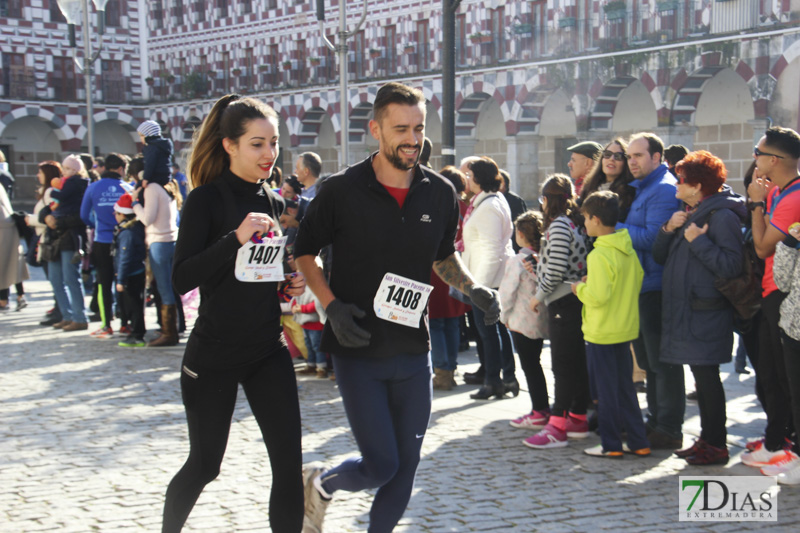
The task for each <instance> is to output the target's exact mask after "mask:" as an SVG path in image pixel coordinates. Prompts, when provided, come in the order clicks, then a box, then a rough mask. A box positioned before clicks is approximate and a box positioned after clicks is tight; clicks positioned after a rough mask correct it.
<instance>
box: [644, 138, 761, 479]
mask: <svg viewBox="0 0 800 533" xmlns="http://www.w3.org/2000/svg"><path fill="white" fill-rule="evenodd" d="M676 172H677V175H678V192H677V194H676V195H675V196H676V197H677V198H678V199H679V200H682V201H683V202H684V203H685V204H686V205H687V206H688V210H687V211H678V212H676V213H675V214H673V215H672V218H670V219H669V221H668V222H667V223H666V224H665V225H664V226H663V227H662V228H661V231H660V232H659V234H658V236H657V237H656V241H655V243H654V244H653V257H654V258H655V260H656V261H657V262H659V263H661V264H663V265H664V277H663V303H662V306H663V307H662V310H663V313H662V335H661V361H663V362H665V363H670V364H686V365H689V367H690V368H691V370H692V374H693V375H694V380H695V383H696V384H697V404H698V407H699V409H700V426H701V431H700V438H699V439H697V440H696V441H695V443H694V444H693V445H692V446H691V447H689V448H686V449H685V450H680V451H677V452H675V454H676V455H677V456H678V457H682V458H684V459H686V462H687V463H689V464H693V465H709V464H725V463H727V462H728V457H729V456H728V448H727V445H726V442H725V441H726V438H727V432H726V429H725V421H726V414H725V391H724V389H723V388H722V383H721V382H720V379H719V365H720V364H722V363H727V362H730V360H731V352H732V350H733V317H734V311H733V307H732V306H731V304H730V303H729V302H728V300H726V299H725V297H724V296H723V295H722V294H721V293H720V292H719V291H718V290H717V289H716V288H715V287H714V280H715V279H717V278H718V277H721V278H732V277H735V276H737V275H738V274H739V273H740V272H741V269H742V254H743V242H742V230H741V227H742V221H743V220H744V218H745V216H746V215H747V208H746V206H745V201H744V198H742V197H741V196H739V195H738V194H736V193H734V192H733V191H732V190H731V188H730V187H729V186H728V185H725V177H726V176H727V170H726V169H725V165H724V164H723V163H722V161H721V160H720V159H719V158H718V157H715V156H714V155H712V154H710V153H709V152H706V151H703V150H701V151H698V152H692V153H690V154H689V155H687V156H686V158H684V159H683V160H682V161H681V162H680V163H678V165H677V166H676Z"/></svg>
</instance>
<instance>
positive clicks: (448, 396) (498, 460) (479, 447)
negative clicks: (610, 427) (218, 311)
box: [0, 274, 800, 533]
mask: <svg viewBox="0 0 800 533" xmlns="http://www.w3.org/2000/svg"><path fill="white" fill-rule="evenodd" d="M26 289H27V290H28V292H29V294H30V296H29V298H30V300H31V305H30V306H29V307H28V308H27V309H25V310H23V311H21V312H18V313H17V312H13V311H11V312H6V313H4V314H2V315H0V339H2V342H1V343H0V365H2V366H0V370H1V371H0V531H3V532H14V533H18V532H29V531H30V532H33V531H57V532H91V531H102V532H127V531H158V530H159V528H160V517H161V506H162V503H163V496H164V490H165V488H166V486H167V483H168V482H169V480H170V479H171V477H172V475H173V474H174V473H175V472H177V470H178V468H179V467H180V466H181V465H182V463H183V461H184V460H185V457H186V454H187V453H188V441H187V436H186V425H185V420H184V414H183V408H182V405H181V401H180V391H179V386H178V376H179V374H178V369H179V362H180V358H181V355H182V352H183V345H181V346H179V347H175V348H167V349H158V350H148V349H124V348H120V347H118V346H117V345H116V342H117V340H118V339H115V340H113V341H112V340H94V339H90V338H88V335H87V332H74V333H63V332H57V333H56V332H54V330H52V329H49V328H44V327H41V326H39V325H38V321H39V320H40V318H41V317H42V315H43V313H44V311H45V310H46V309H47V308H49V307H50V305H51V302H52V300H51V298H50V297H49V296H47V295H49V292H48V290H47V285H46V283H45V282H44V281H42V278H41V275H40V274H38V277H37V280H35V281H32V282H28V283H26ZM12 306H13V290H12ZM154 318H155V316H154V313H153V310H152V309H149V310H148V322H149V323H153V322H154ZM460 358H461V366H460V370H461V371H462V372H463V371H468V370H472V369H474V368H475V365H476V363H477V358H476V357H475V355H474V353H462V354H461V355H460ZM543 361H544V362H545V363H546V364H547V366H548V367H549V352H548V351H545V353H544V354H543ZM518 375H519V377H520V378H521V377H522V376H521V371H518ZM723 379H724V384H725V388H726V392H727V395H728V427H729V432H730V437H729V439H730V442H731V444H732V446H731V451H732V453H733V454H734V457H733V458H732V460H731V462H730V463H729V464H728V465H727V466H725V467H707V468H699V467H690V466H687V465H686V464H685V462H683V461H681V460H679V459H676V458H672V457H670V456H669V454H668V453H667V452H663V451H662V452H654V454H653V456H651V457H649V458H633V457H625V459H624V460H621V461H613V460H608V459H599V458H592V457H588V456H586V455H584V454H583V453H582V450H583V448H586V447H589V446H592V445H594V444H597V443H598V442H599V439H598V437H596V436H592V437H590V438H589V439H586V440H584V441H571V442H570V445H569V446H568V447H567V448H563V449H558V450H532V449H528V448H526V447H525V446H523V445H522V443H521V441H522V439H523V438H524V437H526V436H527V433H526V432H525V431H523V430H519V429H514V428H512V427H510V426H509V424H508V420H509V419H510V418H514V417H516V416H519V415H521V414H522V413H524V412H526V411H527V410H528V409H529V408H530V403H529V399H528V398H527V396H526V395H525V394H524V393H523V394H521V395H520V396H519V397H517V398H514V399H506V400H501V401H489V402H477V401H473V400H470V399H469V393H470V392H472V391H473V390H474V389H475V387H473V386H465V385H460V386H458V387H457V388H456V389H455V390H454V391H452V392H448V393H440V392H437V393H436V395H435V399H434V412H433V415H432V419H431V424H430V429H429V431H428V433H427V435H426V438H425V443H424V447H423V455H424V457H423V460H422V463H421V465H420V469H419V475H418V477H417V483H416V488H415V490H414V494H413V496H412V498H411V502H410V503H409V506H408V510H407V511H406V513H405V516H404V518H403V520H402V522H401V523H400V526H398V527H397V529H396V531H401V532H436V533H438V532H474V531H499V530H504V531H513V532H529V531H590V530H591V531H594V530H631V531H653V530H658V531H677V530H686V531H695V530H704V531H741V530H750V529H756V528H758V527H759V524H752V523H741V522H738V523H737V522H734V523H717V524H712V523H697V522H695V523H687V522H679V521H678V476H679V475H732V476H739V475H757V472H756V471H754V470H751V469H749V468H747V467H745V466H743V465H742V464H741V463H740V461H739V455H740V454H741V452H742V449H741V445H742V443H743V442H744V440H746V439H749V438H753V437H756V436H758V434H759V433H760V432H761V430H762V429H763V426H764V416H763V413H762V412H761V409H760V408H759V406H758V404H757V402H756V400H755V396H754V395H753V394H752V389H753V385H754V378H753V376H752V375H750V376H740V375H738V374H735V373H733V368H732V365H730V364H729V365H724V367H723ZM687 381H688V383H689V384H691V374H690V373H687ZM689 386H690V385H689ZM551 391H552V389H551ZM639 399H640V401H641V402H642V403H644V395H640V398H639ZM300 402H301V408H302V413H303V435H304V437H303V452H304V455H305V460H306V461H307V462H308V461H323V462H325V463H328V464H331V463H335V462H337V461H339V460H341V459H342V458H344V457H348V456H350V455H352V454H353V453H354V452H355V450H356V448H355V445H354V442H353V439H352V437H351V435H350V433H349V431H348V427H347V423H346V420H345V416H344V412H343V409H342V403H341V400H340V399H339V396H338V394H337V390H336V387H335V384H334V383H333V382H331V381H328V380H317V379H316V378H303V379H301V381H300ZM275 408H276V409H280V406H279V405H276V406H275ZM698 424H699V422H698V416H697V408H696V406H695V405H692V404H691V403H690V404H689V406H688V408H687V423H686V426H685V431H686V440H685V441H684V442H685V443H686V444H687V445H688V444H689V443H691V438H692V436H693V435H696V434H697V432H698V429H699V426H698ZM269 485H270V471H269V464H268V460H267V454H266V451H265V449H264V447H263V443H262V441H261V438H260V435H259V431H258V428H257V426H256V424H255V421H254V420H253V418H252V415H251V414H250V411H249V408H248V407H247V404H246V402H245V401H244V400H243V395H241V394H240V398H239V403H238V406H237V409H236V412H235V415H234V420H233V427H232V431H231V436H230V442H229V446H228V451H227V455H226V457H225V462H224V464H223V466H222V473H221V475H220V477H219V478H218V479H217V480H216V481H214V482H212V483H211V484H209V485H208V487H207V488H206V490H205V492H204V493H203V494H202V496H201V497H200V500H199V501H198V503H197V505H196V507H195V508H194V511H193V512H192V514H191V516H190V517H189V521H188V522H187V524H186V528H185V531H214V532H216V531H218V532H233V531H260V532H265V531H269V527H268V520H267V497H268V487H269ZM371 497H372V493H370V492H360V493H337V495H336V498H335V500H334V502H333V503H332V504H331V505H330V507H329V509H328V516H327V519H326V528H325V530H326V531H328V532H350V531H365V530H366V526H367V516H368V512H369V506H370V503H371ZM798 499H800V488H785V487H784V488H782V489H781V491H780V494H779V499H778V501H779V512H778V518H779V521H778V523H777V524H775V523H772V524H764V525H766V526H767V528H768V529H769V530H770V531H797V530H798V528H799V527H800V506H798V505H797V502H798Z"/></svg>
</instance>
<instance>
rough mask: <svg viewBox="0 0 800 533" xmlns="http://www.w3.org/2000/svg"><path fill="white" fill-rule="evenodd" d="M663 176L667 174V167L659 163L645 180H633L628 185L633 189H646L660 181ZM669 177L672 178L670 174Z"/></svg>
mask: <svg viewBox="0 0 800 533" xmlns="http://www.w3.org/2000/svg"><path fill="white" fill-rule="evenodd" d="M665 174H669V167H668V166H667V164H666V163H661V164H660V165H659V166H657V167H656V168H655V169H654V170H653V171H652V172H651V173H650V174H648V175H647V177H646V178H644V179H642V180H633V181H632V182H631V184H630V185H631V187H633V188H634V189H646V188H647V187H649V186H650V185H652V184H654V183H658V182H659V181H661V178H663V177H664V175H665ZM670 176H672V174H670Z"/></svg>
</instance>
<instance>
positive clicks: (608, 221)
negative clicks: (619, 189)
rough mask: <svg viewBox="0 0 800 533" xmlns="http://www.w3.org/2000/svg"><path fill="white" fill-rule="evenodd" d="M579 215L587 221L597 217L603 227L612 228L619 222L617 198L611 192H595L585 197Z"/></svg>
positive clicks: (615, 194)
mask: <svg viewBox="0 0 800 533" xmlns="http://www.w3.org/2000/svg"><path fill="white" fill-rule="evenodd" d="M581 213H583V216H584V217H586V218H587V219H588V218H589V217H597V218H599V219H600V222H602V223H603V225H604V226H608V227H614V226H616V225H617V222H619V196H617V193H615V192H611V191H597V192H593V193H592V194H590V195H589V196H587V197H586V200H584V201H583V205H581Z"/></svg>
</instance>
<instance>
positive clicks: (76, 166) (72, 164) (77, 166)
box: [61, 154, 86, 173]
mask: <svg viewBox="0 0 800 533" xmlns="http://www.w3.org/2000/svg"><path fill="white" fill-rule="evenodd" d="M61 168H63V169H65V170H66V169H69V170H72V171H74V172H77V173H82V172H85V171H86V167H85V166H84V165H83V160H82V159H81V158H80V157H78V156H77V155H75V154H70V155H68V156H67V157H65V158H64V161H63V162H62V163H61Z"/></svg>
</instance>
